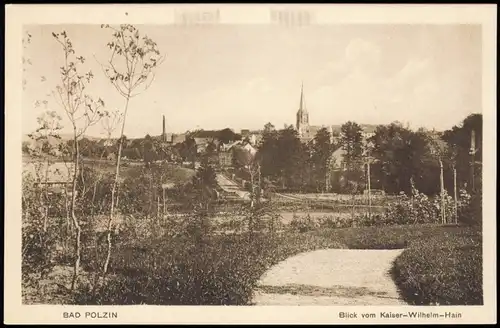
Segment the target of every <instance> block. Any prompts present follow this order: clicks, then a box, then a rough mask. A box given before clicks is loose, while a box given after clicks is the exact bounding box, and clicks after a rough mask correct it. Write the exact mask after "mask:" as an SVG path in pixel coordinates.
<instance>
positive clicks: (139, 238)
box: [76, 221, 482, 305]
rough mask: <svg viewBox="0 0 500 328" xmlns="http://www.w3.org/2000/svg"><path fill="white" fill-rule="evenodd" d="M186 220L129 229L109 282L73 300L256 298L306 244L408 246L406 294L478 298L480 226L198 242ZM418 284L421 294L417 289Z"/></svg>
mask: <svg viewBox="0 0 500 328" xmlns="http://www.w3.org/2000/svg"><path fill="white" fill-rule="evenodd" d="M192 222H195V221H192ZM185 224H186V225H184V226H182V225H180V224H179V223H178V222H177V223H175V224H173V222H171V223H170V224H168V223H165V225H163V227H162V228H161V229H159V228H158V227H157V228H156V229H155V232H154V233H151V232H150V231H151V230H150V229H146V227H147V226H149V225H150V223H147V222H144V224H143V227H142V228H140V229H139V230H140V231H137V230H136V232H134V233H133V237H132V235H130V238H133V240H134V241H135V242H134V243H131V242H130V240H124V239H122V241H121V242H120V243H119V244H118V245H117V249H116V250H115V254H116V257H115V261H114V262H113V264H112V267H111V271H112V276H111V277H110V278H111V279H110V280H109V283H108V285H107V286H105V288H103V289H102V290H100V291H99V292H98V293H97V294H96V295H94V296H92V294H91V293H90V291H89V290H85V289H83V290H81V291H80V294H79V295H78V299H77V300H76V302H77V303H78V304H157V305H158V304H160V305H162V304H163V305H166V304H170V305H245V304H249V303H250V302H251V298H252V291H253V290H254V288H255V286H256V283H257V281H258V279H259V278H260V276H261V275H262V274H263V273H264V272H265V271H266V270H267V269H268V268H269V267H270V266H272V265H274V264H276V263H278V262H279V261H281V260H284V259H285V258H287V257H289V256H293V255H295V254H298V253H301V252H305V251H311V250H317V249H325V248H351V249H399V248H407V250H405V251H404V252H403V255H402V256H401V257H400V258H399V259H398V260H397V261H396V269H395V271H394V272H393V274H395V273H397V275H396V282H397V283H398V285H399V287H400V288H401V289H402V296H403V297H404V299H405V300H406V301H408V302H410V303H415V304H431V303H432V302H438V303H440V304H480V302H481V301H480V300H481V298H482V283H481V276H480V275H478V272H480V271H481V267H482V266H481V263H482V262H481V261H482V259H481V256H480V253H477V251H480V249H479V248H478V245H480V244H481V241H480V232H479V231H477V230H475V228H467V227H457V226H436V225H415V226H391V227H360V228H344V229H321V230H315V231H309V232H307V233H296V232H292V231H287V232H286V233H283V234H274V235H273V234H270V233H255V234H253V236H252V238H249V234H248V233H242V234H228V235H226V234H221V235H215V234H209V235H205V236H204V237H203V239H199V240H198V241H197V242H195V240H196V237H195V236H194V235H189V234H186V233H182V232H181V230H182V229H186V230H184V231H191V230H190V229H189V228H188V226H189V225H190V223H189V222H186V223H185ZM181 226H182V227H181ZM175 227H178V228H175ZM134 230H135V229H134ZM129 233H132V232H129ZM141 234H142V235H141ZM429 236H432V237H429ZM471 238H472V239H473V240H474V244H472V245H471V244H470V240H471ZM414 279H417V280H414ZM412 282H413V283H414V284H415V285H412ZM415 291H417V293H418V296H415V295H413V294H412V293H414V292H415ZM468 294H470V295H471V297H469V296H467V295H468Z"/></svg>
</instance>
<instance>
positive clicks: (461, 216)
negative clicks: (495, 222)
mask: <svg viewBox="0 0 500 328" xmlns="http://www.w3.org/2000/svg"><path fill="white" fill-rule="evenodd" d="M482 202H483V195H482V193H481V192H476V193H474V194H473V195H472V196H470V197H469V199H468V201H467V202H465V204H464V205H463V206H461V207H460V208H459V212H458V220H459V222H460V223H463V224H466V225H476V226H482V222H483V203H482Z"/></svg>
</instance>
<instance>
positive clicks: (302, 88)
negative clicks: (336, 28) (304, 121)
mask: <svg viewBox="0 0 500 328" xmlns="http://www.w3.org/2000/svg"><path fill="white" fill-rule="evenodd" d="M299 111H307V110H306V106H305V103H304V82H302V84H301V86H300V105H299Z"/></svg>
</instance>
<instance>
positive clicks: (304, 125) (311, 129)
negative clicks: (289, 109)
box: [295, 84, 333, 142]
mask: <svg viewBox="0 0 500 328" xmlns="http://www.w3.org/2000/svg"><path fill="white" fill-rule="evenodd" d="M296 118H297V120H296V125H295V129H296V130H297V133H298V135H299V138H300V140H301V141H302V142H310V141H312V140H313V139H314V136H315V135H316V133H317V132H318V131H319V130H320V129H321V128H323V127H326V128H327V129H328V131H329V132H330V134H332V133H333V129H332V127H331V126H316V125H310V124H309V112H308V111H307V108H306V100H305V97H304V84H302V85H301V88H300V103H299V110H298V111H297V115H296Z"/></svg>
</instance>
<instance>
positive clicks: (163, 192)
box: [162, 188, 167, 217]
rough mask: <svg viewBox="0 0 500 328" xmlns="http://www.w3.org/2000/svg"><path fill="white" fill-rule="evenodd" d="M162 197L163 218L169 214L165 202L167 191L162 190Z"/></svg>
mask: <svg viewBox="0 0 500 328" xmlns="http://www.w3.org/2000/svg"><path fill="white" fill-rule="evenodd" d="M162 196H163V217H165V215H166V214H167V206H166V201H165V189H164V188H162Z"/></svg>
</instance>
